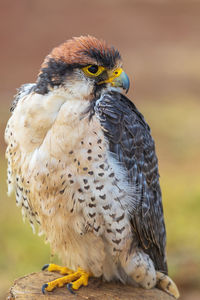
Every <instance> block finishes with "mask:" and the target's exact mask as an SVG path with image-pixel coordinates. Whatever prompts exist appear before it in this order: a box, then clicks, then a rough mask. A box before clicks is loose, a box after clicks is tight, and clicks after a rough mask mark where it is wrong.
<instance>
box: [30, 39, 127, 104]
mask: <svg viewBox="0 0 200 300" xmlns="http://www.w3.org/2000/svg"><path fill="white" fill-rule="evenodd" d="M59 88H62V89H64V90H65V92H68V93H70V94H71V95H72V96H78V95H79V97H81V99H87V100H91V99H94V98H96V99H97V98H98V97H100V96H101V94H102V93H104V92H106V91H107V90H108V89H109V90H110V89H111V88H117V89H120V88H122V89H125V90H126V92H127V91H128V89H129V79H128V76H127V75H126V73H125V72H124V71H123V69H122V60H121V56H120V54H119V52H118V50H116V49H115V48H113V47H109V46H108V45H107V44H106V43H105V42H104V41H102V40H98V39H96V38H95V37H92V36H81V37H78V38H73V39H70V40H67V41H66V42H65V43H63V44H61V45H60V46H58V47H56V48H54V49H53V50H52V52H51V53H50V54H49V55H48V56H47V57H46V58H45V60H44V62H43V64H42V66H41V70H40V73H39V75H38V79H37V83H36V89H35V92H37V93H39V94H43V95H44V94H47V93H48V92H49V91H51V90H52V89H54V90H58V89H59Z"/></svg>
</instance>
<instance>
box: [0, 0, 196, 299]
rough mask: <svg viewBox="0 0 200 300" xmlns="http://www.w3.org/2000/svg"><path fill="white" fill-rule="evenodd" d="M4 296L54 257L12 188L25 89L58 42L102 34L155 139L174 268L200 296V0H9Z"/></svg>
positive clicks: (3, 13)
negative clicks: (11, 135) (18, 104)
mask: <svg viewBox="0 0 200 300" xmlns="http://www.w3.org/2000/svg"><path fill="white" fill-rule="evenodd" d="M0 6H1V7H0V22H1V26H0V35H1V39H0V41H1V46H0V60H1V64H0V176H1V178H0V299H4V298H5V294H6V291H7V290H8V288H9V287H10V286H11V284H12V281H13V280H14V279H15V278H17V277H19V276H22V275H24V274H25V273H28V272H32V271H37V270H39V269H40V267H41V266H42V265H43V264H45V263H47V262H49V259H50V251H49V248H48V246H47V245H44V243H43V240H42V238H39V237H37V236H34V235H33V234H32V232H31V229H30V228H29V225H28V224H25V225H24V224H23V222H22V218H21V214H20V211H19V210H18V209H17V208H16V207H15V201H14V197H13V199H8V198H7V195H6V161H5V159H4V152H5V144H4V138H3V132H4V129H5V124H6V121H7V119H8V117H9V107H10V104H11V101H12V97H13V95H14V94H15V93H16V88H17V87H19V86H20V85H21V84H22V83H26V82H34V81H35V79H36V76H37V73H38V70H39V67H40V64H41V63H42V61H43V59H44V57H45V56H46V55H47V54H48V52H50V50H51V49H52V47H54V46H56V45H58V44H59V43H61V42H63V41H65V40H66V39H68V38H70V37H72V36H80V35H81V34H82V35H85V34H91V35H95V36H96V37H98V38H103V39H105V40H106V41H107V42H108V43H109V44H111V45H114V46H116V47H117V48H118V49H119V50H120V52H121V54H122V57H123V61H124V69H125V70H126V73H127V74H128V75H129V78H130V81H131V89H130V91H129V97H130V98H131V99H132V100H133V101H134V103H135V104H136V106H137V107H138V108H139V110H140V111H141V112H142V113H143V114H144V115H145V118H146V120H147V121H148V122H149V124H150V125H151V128H152V134H153V136H154V139H155V141H156V146H157V154H158V158H159V164H160V174H161V185H162V190H163V203H164V209H165V219H166V226H167V233H168V247H167V250H168V262H169V271H170V274H171V276H172V277H173V279H174V280H175V281H176V282H177V284H178V286H179V287H180V290H181V293H182V298H181V299H184V300H186V299H187V300H189V299H191V300H196V299H200V250H199V249H200V234H199V228H200V186H199V182H200V172H199V171H200V117H199V115H200V99H199V95H200V1H192V0H188V1H184V0H180V1H178V0H177V1H176V0H173V1H170V0H168V1H167V0H157V1H156V0H146V1H143V0H140V1H139V0H138V1H134V0H107V1H106V0H101V1H95V0H93V1H92V0H74V1H67V0H57V1H53V0H15V1H11V0H7V1H3V0H1V1H0Z"/></svg>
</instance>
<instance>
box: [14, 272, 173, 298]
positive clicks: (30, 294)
mask: <svg viewBox="0 0 200 300" xmlns="http://www.w3.org/2000/svg"><path fill="white" fill-rule="evenodd" d="M58 277H59V274H57V273H50V272H48V271H44V272H38V273H31V274H29V275H27V276H24V277H21V278H19V279H16V280H15V282H14V285H13V286H12V287H11V289H10V292H9V296H8V300H14V299H20V300H22V299H23V300H25V299H28V300H30V299H32V300H33V299H34V300H42V299H43V300H44V299H56V300H62V299H63V300H64V299H65V300H72V299H73V300H86V299H87V300H133V299H134V300H173V299H174V298H173V297H171V296H169V295H168V294H166V293H165V292H163V291H160V290H158V289H152V290H144V289H142V288H135V287H133V286H129V285H122V284H120V283H105V282H102V281H101V280H99V279H93V278H91V279H90V281H89V285H88V286H87V287H82V288H80V290H78V291H77V292H76V295H73V294H71V293H70V292H69V291H68V290H67V288H66V287H62V288H57V289H55V290H54V291H53V292H46V294H45V295H43V294H42V292H41V287H42V285H43V284H44V283H46V282H48V281H51V280H54V279H56V278H58Z"/></svg>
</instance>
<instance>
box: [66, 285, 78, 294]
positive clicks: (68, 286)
mask: <svg viewBox="0 0 200 300" xmlns="http://www.w3.org/2000/svg"><path fill="white" fill-rule="evenodd" d="M67 289H68V291H70V293H71V294H74V295H76V293H75V292H74V290H73V289H72V283H68V284H67Z"/></svg>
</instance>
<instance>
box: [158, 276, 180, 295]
mask: <svg viewBox="0 0 200 300" xmlns="http://www.w3.org/2000/svg"><path fill="white" fill-rule="evenodd" d="M156 279H157V286H158V287H159V288H160V289H161V290H163V291H165V292H167V293H168V294H170V295H171V296H173V297H174V298H176V299H178V298H179V297H180V294H179V291H178V288H177V286H176V284H175V283H174V282H173V280H172V279H171V278H169V276H167V275H165V274H163V273H161V272H156Z"/></svg>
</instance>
